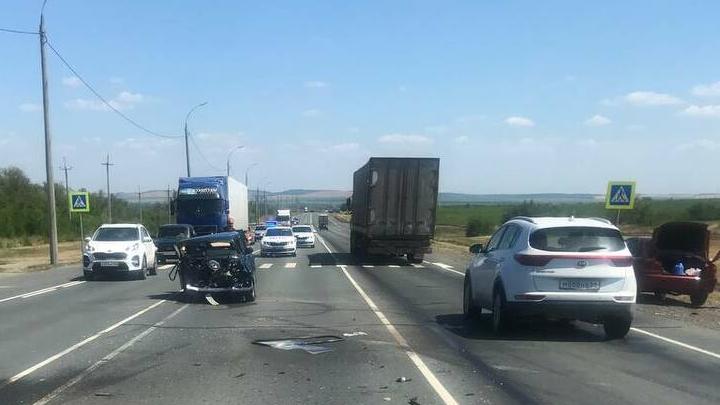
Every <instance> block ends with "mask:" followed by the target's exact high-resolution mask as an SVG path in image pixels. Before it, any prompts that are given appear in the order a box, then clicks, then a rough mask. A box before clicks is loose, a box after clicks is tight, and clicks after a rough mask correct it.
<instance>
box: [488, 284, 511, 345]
mask: <svg viewBox="0 0 720 405" xmlns="http://www.w3.org/2000/svg"><path fill="white" fill-rule="evenodd" d="M506 306H507V303H506V301H505V292H504V291H503V290H502V287H496V288H495V292H494V293H493V307H492V331H493V333H494V334H495V335H502V334H503V333H505V332H506V331H507V329H508V326H509V323H510V318H509V316H508V315H509V314H508V310H507V308H506Z"/></svg>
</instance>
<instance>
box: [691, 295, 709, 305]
mask: <svg viewBox="0 0 720 405" xmlns="http://www.w3.org/2000/svg"><path fill="white" fill-rule="evenodd" d="M707 299H708V293H707V292H706V291H697V292H694V293H692V294H690V304H691V305H692V306H693V307H694V308H699V307H701V306H703V305H705V301H707Z"/></svg>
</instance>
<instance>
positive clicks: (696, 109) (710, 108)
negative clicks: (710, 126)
mask: <svg viewBox="0 0 720 405" xmlns="http://www.w3.org/2000/svg"><path fill="white" fill-rule="evenodd" d="M681 114H683V115H689V116H691V117H713V118H714V117H720V104H716V105H691V106H689V107H687V108H686V109H684V110H683V111H682V112H681Z"/></svg>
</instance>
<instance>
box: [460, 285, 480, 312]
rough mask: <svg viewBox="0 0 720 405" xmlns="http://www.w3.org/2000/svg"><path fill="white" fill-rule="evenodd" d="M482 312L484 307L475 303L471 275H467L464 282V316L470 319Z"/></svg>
mask: <svg viewBox="0 0 720 405" xmlns="http://www.w3.org/2000/svg"><path fill="white" fill-rule="evenodd" d="M481 312H482V308H478V307H477V305H475V300H474V297H473V293H472V283H471V282H470V277H469V276H465V282H464V284H463V316H464V317H465V319H468V320H469V319H473V318H476V317H477V316H478V315H480V313H481Z"/></svg>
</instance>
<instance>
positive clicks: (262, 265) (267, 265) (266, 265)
mask: <svg viewBox="0 0 720 405" xmlns="http://www.w3.org/2000/svg"><path fill="white" fill-rule="evenodd" d="M272 265H273V264H272V263H263V264H261V265H260V268H261V269H269V268H270V267H272Z"/></svg>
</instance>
